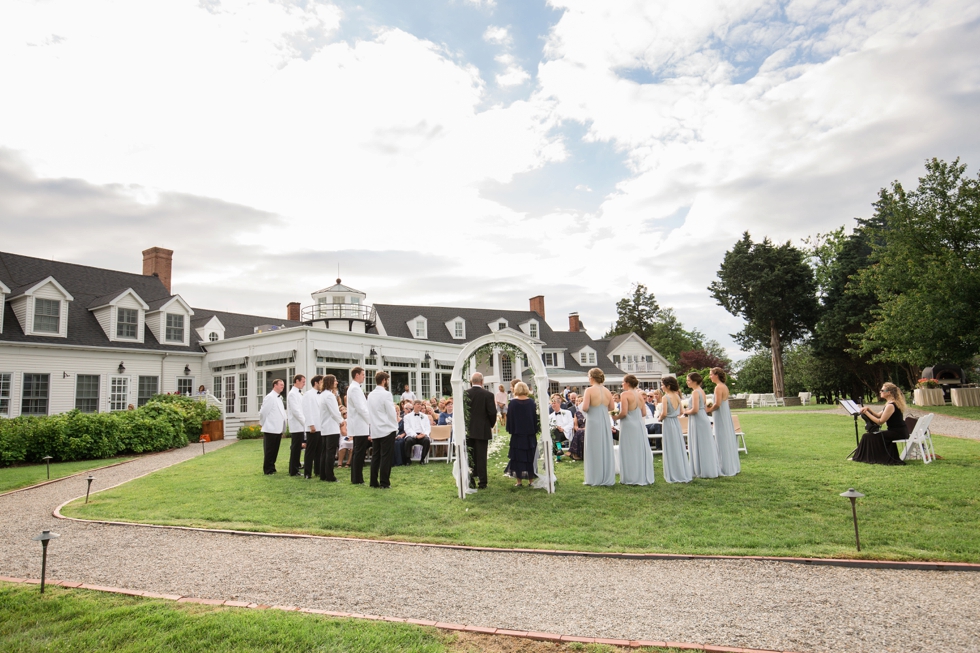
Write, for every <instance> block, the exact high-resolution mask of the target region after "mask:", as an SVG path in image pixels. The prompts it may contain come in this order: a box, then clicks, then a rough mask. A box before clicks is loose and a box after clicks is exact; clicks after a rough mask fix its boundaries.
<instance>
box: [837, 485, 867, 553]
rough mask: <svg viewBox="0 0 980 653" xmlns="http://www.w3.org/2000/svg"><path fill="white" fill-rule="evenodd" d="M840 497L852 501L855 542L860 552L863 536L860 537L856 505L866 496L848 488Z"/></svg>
mask: <svg viewBox="0 0 980 653" xmlns="http://www.w3.org/2000/svg"><path fill="white" fill-rule="evenodd" d="M840 495H841V496H842V497H847V498H848V499H850V500H851V514H852V515H853V516H854V541H855V543H856V544H857V549H858V551H860V550H861V536H860V535H858V513H857V506H856V505H855V503H856V502H857V500H858V499H860V498H861V497H863V496H864V495H863V494H861V493H860V492H858V491H857V490H855V489H854V488H848V489H847V492H841V493H840Z"/></svg>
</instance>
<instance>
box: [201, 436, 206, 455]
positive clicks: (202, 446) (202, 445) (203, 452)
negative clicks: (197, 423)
mask: <svg viewBox="0 0 980 653" xmlns="http://www.w3.org/2000/svg"><path fill="white" fill-rule="evenodd" d="M205 442H207V440H205V439H204V438H203V437H201V455H202V456H203V455H204V454H206V453H207V451H205V450H204V443H205Z"/></svg>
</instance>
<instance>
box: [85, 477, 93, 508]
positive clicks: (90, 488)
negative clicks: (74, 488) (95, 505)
mask: <svg viewBox="0 0 980 653" xmlns="http://www.w3.org/2000/svg"><path fill="white" fill-rule="evenodd" d="M85 480H86V481H88V489H86V490H85V503H88V493H89V492H91V491H92V481H94V480H95V477H94V476H92V475H91V474H89V475H88V478H87V479H85Z"/></svg>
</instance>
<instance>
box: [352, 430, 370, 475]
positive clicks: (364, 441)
mask: <svg viewBox="0 0 980 653" xmlns="http://www.w3.org/2000/svg"><path fill="white" fill-rule="evenodd" d="M353 439H354V451H353V452H352V455H351V462H350V482H351V483H353V484H354V485H360V484H362V483H363V482H364V457H365V456H366V455H367V448H368V436H366V435H355V436H353ZM372 458H373V456H372Z"/></svg>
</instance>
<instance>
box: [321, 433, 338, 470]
mask: <svg viewBox="0 0 980 653" xmlns="http://www.w3.org/2000/svg"><path fill="white" fill-rule="evenodd" d="M339 448H340V433H330V434H328V435H321V436H320V450H321V454H320V480H321V481H336V480H337V477H336V476H334V473H333V466H334V463H336V462H337V449H339Z"/></svg>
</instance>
